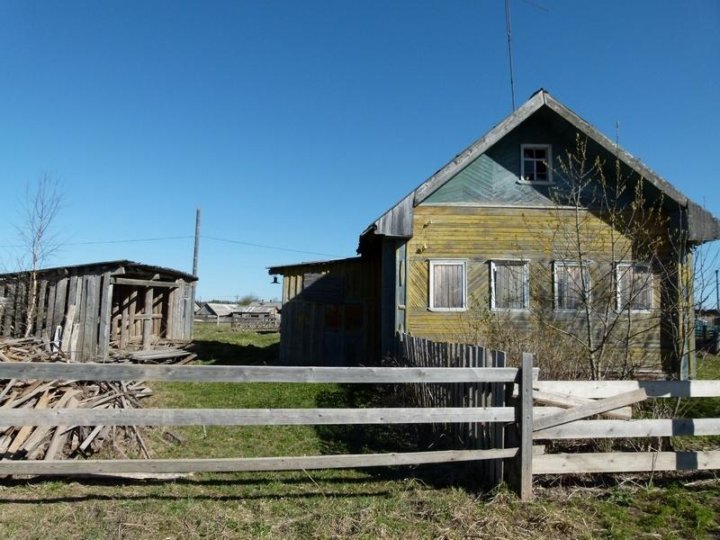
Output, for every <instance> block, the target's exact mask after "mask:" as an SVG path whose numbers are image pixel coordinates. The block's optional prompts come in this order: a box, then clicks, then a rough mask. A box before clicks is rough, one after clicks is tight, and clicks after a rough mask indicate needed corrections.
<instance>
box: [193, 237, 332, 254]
mask: <svg viewBox="0 0 720 540" xmlns="http://www.w3.org/2000/svg"><path fill="white" fill-rule="evenodd" d="M200 238H203V239H206V240H215V241H216V242H226V243H228V244H241V245H244V246H251V247H258V248H263V249H276V250H278V251H289V252H292V253H303V254H305V255H321V256H323V257H342V255H336V254H333V253H323V252H321V251H307V250H304V249H293V248H286V247H280V246H271V245H268V244H257V243H255V242H246V241H244V240H232V239H230V238H219V237H217V236H205V235H201V236H200Z"/></svg>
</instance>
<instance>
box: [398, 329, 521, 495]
mask: <svg viewBox="0 0 720 540" xmlns="http://www.w3.org/2000/svg"><path fill="white" fill-rule="evenodd" d="M396 339H397V342H396V354H395V358H396V360H397V361H398V362H399V363H400V365H403V366H410V367H422V368H440V367H446V368H447V367H449V368H504V367H506V364H505V353H504V352H503V351H496V350H492V349H487V348H485V347H482V346H480V345H470V344H465V343H443V342H437V341H432V340H429V339H425V338H421V337H416V336H412V335H410V334H405V333H398V334H397V335H396ZM506 394H507V393H506V388H505V385H504V384H503V383H501V382H494V383H482V382H477V383H453V384H439V383H423V384H415V385H412V387H411V392H410V401H411V402H412V403H413V404H414V405H416V406H419V407H504V406H506V405H509V403H508V401H507V398H506ZM430 431H431V436H432V438H433V439H436V441H433V442H440V443H445V444H447V445H451V446H461V447H464V448H467V449H490V448H503V446H504V445H505V428H504V426H503V425H502V424H500V423H464V424H457V423H453V424H432V425H431V426H430ZM502 465H503V464H502V462H500V461H497V460H494V461H487V462H484V463H482V464H481V465H480V466H479V474H481V475H482V476H483V477H484V478H485V480H486V481H487V482H488V483H489V484H491V485H492V484H497V483H499V482H500V481H502V477H503V471H502Z"/></svg>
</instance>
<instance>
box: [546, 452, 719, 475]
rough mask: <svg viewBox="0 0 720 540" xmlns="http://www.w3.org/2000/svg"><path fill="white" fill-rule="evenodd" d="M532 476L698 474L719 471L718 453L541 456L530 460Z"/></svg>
mask: <svg viewBox="0 0 720 540" xmlns="http://www.w3.org/2000/svg"><path fill="white" fill-rule="evenodd" d="M533 469H534V472H535V474H579V473H624V472H627V473H629V472H652V471H702V470H713V469H720V451H717V450H714V451H706V452H637V453H636V452H613V453H606V452H600V453H593V454H545V455H540V456H535V457H534V458H533Z"/></svg>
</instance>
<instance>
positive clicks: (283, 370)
mask: <svg viewBox="0 0 720 540" xmlns="http://www.w3.org/2000/svg"><path fill="white" fill-rule="evenodd" d="M517 373H518V370H517V369H516V368H469V367H467V368H442V367H429V368H411V367H407V368H405V367H377V368H376V367H289V366H282V367H276V366H172V365H170V366H165V365H136V364H91V363H87V364H63V363H53V364H46V363H24V362H22V363H21V362H0V379H24V380H29V379H37V380H45V381H50V380H74V381H175V382H228V383H250V382H275V383H338V384H340V383H371V384H399V383H475V382H477V383H482V382H492V383H509V382H513V381H515V379H516V377H517Z"/></svg>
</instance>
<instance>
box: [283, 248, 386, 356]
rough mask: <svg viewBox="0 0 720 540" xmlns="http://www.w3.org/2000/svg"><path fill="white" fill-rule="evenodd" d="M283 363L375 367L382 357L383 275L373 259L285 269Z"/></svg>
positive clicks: (331, 262)
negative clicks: (381, 289)
mask: <svg viewBox="0 0 720 540" xmlns="http://www.w3.org/2000/svg"><path fill="white" fill-rule="evenodd" d="M282 273H283V275H284V279H283V307H282V317H281V321H280V334H281V342H280V361H281V362H282V363H283V364H288V365H373V364H377V363H379V361H380V355H379V352H378V351H379V340H380V320H379V319H380V316H379V294H380V291H379V289H380V275H379V266H378V263H377V260H376V259H372V258H370V257H367V258H363V259H360V258H356V259H349V260H343V261H328V262H327V263H319V264H318V263H316V264H309V265H297V266H292V267H285V268H283V269H282Z"/></svg>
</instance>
